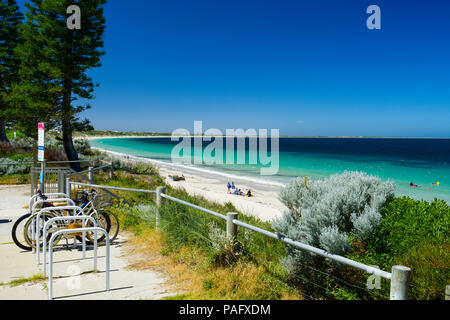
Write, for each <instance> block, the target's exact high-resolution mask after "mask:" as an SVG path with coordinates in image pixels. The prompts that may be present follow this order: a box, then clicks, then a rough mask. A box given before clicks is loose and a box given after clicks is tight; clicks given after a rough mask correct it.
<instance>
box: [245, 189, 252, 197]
mask: <svg viewBox="0 0 450 320" xmlns="http://www.w3.org/2000/svg"><path fill="white" fill-rule="evenodd" d="M245 196H246V197H249V198H250V197H251V196H252V190H250V189H249V190H248V191H247V194H246V195H245Z"/></svg>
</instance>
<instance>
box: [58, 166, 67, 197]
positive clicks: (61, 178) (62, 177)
mask: <svg viewBox="0 0 450 320" xmlns="http://www.w3.org/2000/svg"><path fill="white" fill-rule="evenodd" d="M65 188H66V173H65V172H64V171H63V170H61V169H58V193H65V191H64V189H65Z"/></svg>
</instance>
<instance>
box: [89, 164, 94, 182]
mask: <svg viewBox="0 0 450 320" xmlns="http://www.w3.org/2000/svg"><path fill="white" fill-rule="evenodd" d="M93 169H94V168H92V167H89V169H88V170H89V173H88V178H89V183H91V184H94V170H93Z"/></svg>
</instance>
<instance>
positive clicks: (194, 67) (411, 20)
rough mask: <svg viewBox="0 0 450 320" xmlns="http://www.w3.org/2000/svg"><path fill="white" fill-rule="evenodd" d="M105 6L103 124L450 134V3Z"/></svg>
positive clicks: (98, 117) (226, 0) (260, 0)
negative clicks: (377, 19)
mask: <svg viewBox="0 0 450 320" xmlns="http://www.w3.org/2000/svg"><path fill="white" fill-rule="evenodd" d="M19 2H20V3H21V4H22V3H23V2H25V1H23V0H22V1H19ZM371 4H376V5H378V6H379V7H380V8H381V24H382V25H381V27H382V29H381V30H368V29H367V27H366V19H367V18H368V16H369V15H368V14H366V8H367V7H368V6H369V5H371ZM105 15H106V19H107V30H106V34H105V50H106V55H105V56H104V57H103V58H102V61H103V67H101V68H99V69H96V70H94V71H92V72H90V74H91V75H92V76H93V77H94V80H95V81H96V82H98V83H99V84H100V87H99V88H97V89H96V94H95V96H96V99H95V100H93V101H92V103H91V104H92V106H93V108H92V109H91V110H89V111H87V112H85V116H86V117H88V118H89V119H90V120H91V121H92V123H93V125H94V126H95V128H96V129H101V130H103V129H111V130H125V131H128V130H136V131H158V132H162V131H164V132H170V131H172V130H173V129H176V128H186V129H188V130H190V131H193V121H194V120H203V123H204V127H205V128H219V129H221V130H224V129H225V128H244V129H247V128H256V129H258V128H267V129H271V128H278V129H280V134H281V135H300V136H309V135H333V136H334V135H338V136H341V135H356V136H397V137H405V136H414V137H417V136H422V137H450V124H449V122H450V35H449V33H450V2H449V1H445V0H440V1H438V0H429V1H424V0H421V1H406V0H389V1H380V0H371V1H365V0H341V1H335V0H329V1H324V0H314V1H313V0H309V1H301V0H297V1H294V0H292V1H284V0H281V1H280V0H278V1H264V0H257V1H255V0H240V1H235V0H221V1H210V0H203V1H199V0H177V1H175V0H164V1H163V0H160V1H149V0H127V1H118V0H109V1H108V4H107V5H106V7H105Z"/></svg>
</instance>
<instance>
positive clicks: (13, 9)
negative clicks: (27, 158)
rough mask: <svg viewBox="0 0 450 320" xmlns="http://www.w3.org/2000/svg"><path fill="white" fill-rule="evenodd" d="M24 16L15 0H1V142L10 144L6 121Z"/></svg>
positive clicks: (16, 71) (16, 69) (15, 72)
mask: <svg viewBox="0 0 450 320" xmlns="http://www.w3.org/2000/svg"><path fill="white" fill-rule="evenodd" d="M22 19H23V15H22V14H21V13H20V11H19V6H18V5H17V2H16V1H15V0H0V142H8V138H7V137H6V119H9V118H8V111H9V109H10V108H11V106H10V104H9V103H8V102H7V94H8V92H9V90H10V89H11V85H12V83H13V82H14V81H17V78H18V67H19V60H18V59H17V58H16V56H15V55H14V48H15V47H16V45H17V43H18V41H19V37H18V28H19V26H20V24H21V20H22Z"/></svg>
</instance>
